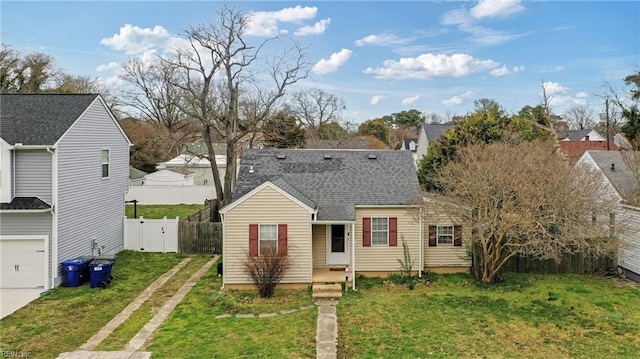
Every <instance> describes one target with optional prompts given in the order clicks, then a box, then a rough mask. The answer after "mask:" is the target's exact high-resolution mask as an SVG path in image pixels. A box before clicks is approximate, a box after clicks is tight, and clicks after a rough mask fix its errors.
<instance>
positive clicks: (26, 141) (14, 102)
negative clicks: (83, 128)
mask: <svg viewBox="0 0 640 359" xmlns="http://www.w3.org/2000/svg"><path fill="white" fill-rule="evenodd" d="M98 97H99V95H97V94H2V95H0V136H2V138H3V139H4V140H5V141H7V142H8V143H10V144H12V145H14V144H16V143H22V144H23V145H47V146H52V145H54V144H55V143H56V142H57V141H58V140H59V139H60V138H61V137H62V136H63V135H64V134H65V133H66V132H67V131H68V130H69V128H70V127H71V126H72V125H73V124H74V123H75V122H76V120H77V119H78V118H79V117H80V116H81V115H82V114H83V113H84V112H85V110H86V109H87V108H88V107H89V106H90V105H91V104H92V103H93V101H95V99H96V98H98ZM123 134H124V133H123ZM127 141H128V139H127Z"/></svg>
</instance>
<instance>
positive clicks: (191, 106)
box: [162, 6, 308, 207]
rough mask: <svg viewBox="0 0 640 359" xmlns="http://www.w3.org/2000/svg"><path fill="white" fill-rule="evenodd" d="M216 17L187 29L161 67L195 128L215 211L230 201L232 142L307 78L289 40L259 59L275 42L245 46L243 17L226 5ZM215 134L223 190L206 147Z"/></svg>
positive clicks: (233, 168)
mask: <svg viewBox="0 0 640 359" xmlns="http://www.w3.org/2000/svg"><path fill="white" fill-rule="evenodd" d="M218 15H219V19H218V20H219V21H218V22H217V23H209V24H204V25H200V26H196V27H192V28H190V29H188V30H187V31H186V35H187V39H188V41H189V44H190V46H189V48H186V49H178V50H177V51H176V55H175V56H173V57H171V58H164V59H163V60H162V62H163V63H164V64H165V65H170V66H174V68H175V71H176V76H175V77H174V78H172V80H171V86H174V87H175V88H176V89H177V90H178V91H179V93H180V94H179V96H180V101H177V102H175V103H176V105H177V106H178V107H179V109H180V110H181V111H182V112H183V113H184V114H186V115H187V116H188V117H189V118H192V119H195V120H197V121H199V123H200V124H201V138H202V139H203V140H204V142H205V144H206V146H207V153H208V156H207V159H208V160H209V162H210V164H211V171H212V173H213V180H214V184H215V187H216V195H217V205H218V206H219V207H221V206H224V205H225V204H226V203H230V202H231V201H232V194H233V186H234V183H235V174H236V161H237V156H236V154H237V143H238V142H239V141H240V140H241V139H242V138H243V137H244V136H245V135H246V134H248V133H250V132H252V131H254V130H255V129H257V128H258V125H259V124H260V123H261V122H263V121H264V120H266V119H267V118H268V117H269V116H270V115H271V114H272V112H273V111H274V109H275V108H276V107H277V106H278V104H279V101H280V100H281V98H282V97H283V96H284V95H285V91H286V89H287V88H288V87H289V86H290V85H292V84H294V83H296V82H297V81H299V80H300V79H302V78H305V77H306V76H307V74H308V71H307V67H308V63H307V61H306V54H305V51H304V49H303V48H302V47H301V46H300V45H299V44H298V43H297V42H293V41H292V42H288V43H286V44H283V43H278V44H277V45H278V46H280V47H278V49H283V50H275V52H274V53H271V54H268V56H265V57H266V58H265V57H261V55H262V54H263V52H266V49H265V48H266V47H267V45H269V44H271V43H276V42H277V41H276V40H278V39H275V38H271V39H266V40H264V41H262V42H261V43H259V44H257V45H251V44H250V43H249V42H248V41H247V39H245V31H246V28H247V24H248V21H249V18H248V17H247V15H245V14H244V13H243V12H241V11H239V10H236V9H234V8H231V7H229V6H224V7H223V8H222V9H221V10H220V11H219V12H218ZM265 55H267V54H265ZM215 135H218V136H219V137H221V138H222V139H224V141H225V142H226V144H227V149H226V163H227V168H226V173H225V178H224V180H225V181H224V188H223V187H222V184H221V180H220V173H219V171H218V166H217V161H216V156H215V155H216V154H215V151H214V148H213V145H212V138H213V137H214V136H215Z"/></svg>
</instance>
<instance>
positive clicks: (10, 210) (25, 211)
mask: <svg viewBox="0 0 640 359" xmlns="http://www.w3.org/2000/svg"><path fill="white" fill-rule="evenodd" d="M52 212H53V208H45V209H0V214H5V213H20V214H32V213H52Z"/></svg>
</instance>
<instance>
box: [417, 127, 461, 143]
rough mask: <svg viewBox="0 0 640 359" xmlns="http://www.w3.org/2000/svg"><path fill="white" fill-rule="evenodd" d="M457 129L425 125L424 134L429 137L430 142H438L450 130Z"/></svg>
mask: <svg viewBox="0 0 640 359" xmlns="http://www.w3.org/2000/svg"><path fill="white" fill-rule="evenodd" d="M454 127H456V125H444V124H430V123H425V124H424V133H425V135H427V139H428V140H429V142H430V143H431V142H434V141H437V140H438V139H439V138H440V137H441V136H442V135H444V133H445V132H447V131H448V130H449V129H452V128H454Z"/></svg>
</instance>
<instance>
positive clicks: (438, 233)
mask: <svg viewBox="0 0 640 359" xmlns="http://www.w3.org/2000/svg"><path fill="white" fill-rule="evenodd" d="M444 227H447V228H451V234H449V233H447V234H443V236H451V243H442V242H440V228H444ZM455 233H456V228H455V226H454V225H437V226H436V246H453V245H454V242H455Z"/></svg>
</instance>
